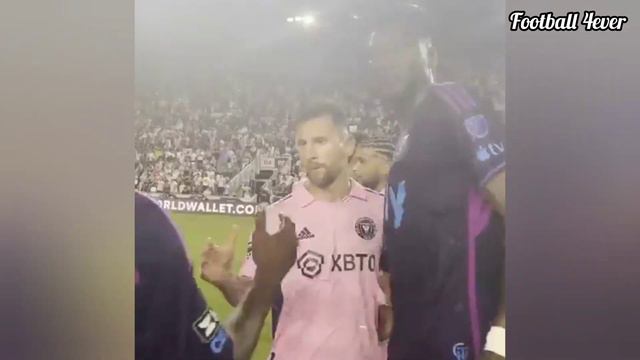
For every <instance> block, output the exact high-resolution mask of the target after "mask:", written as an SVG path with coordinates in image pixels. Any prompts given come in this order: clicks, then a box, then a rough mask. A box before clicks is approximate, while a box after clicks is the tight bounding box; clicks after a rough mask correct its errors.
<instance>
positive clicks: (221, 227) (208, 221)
mask: <svg viewBox="0 0 640 360" xmlns="http://www.w3.org/2000/svg"><path fill="white" fill-rule="evenodd" d="M171 217H172V218H173V221H174V222H175V224H176V226H177V227H178V229H179V230H180V234H181V235H182V236H183V238H184V240H185V243H186V246H187V252H188V254H189V257H190V258H191V261H192V262H193V268H194V274H193V275H194V277H195V278H196V282H197V283H198V287H200V289H201V291H202V293H203V294H204V297H205V298H206V300H207V302H208V303H209V306H211V308H212V309H214V310H215V311H216V313H217V314H218V315H219V316H220V317H221V318H222V319H225V320H226V319H227V318H228V316H229V314H230V313H231V311H232V309H233V308H232V307H231V306H229V304H227V302H226V300H225V299H224V297H223V296H222V294H221V293H220V292H219V291H218V289H216V288H215V287H214V286H212V285H210V284H208V283H206V282H204V281H203V280H201V279H200V273H199V272H200V254H201V253H202V250H203V249H204V248H205V247H206V245H207V242H208V240H207V238H208V237H211V239H212V241H213V242H214V243H216V242H220V241H226V240H227V236H228V234H229V232H230V231H231V226H232V225H233V224H237V225H238V226H239V227H240V229H239V230H240V231H239V237H238V241H237V243H236V251H235V262H234V266H235V269H236V270H237V269H238V268H239V267H240V265H242V262H243V260H244V257H245V254H246V250H247V240H248V239H249V236H250V234H251V231H253V218H251V217H236V216H225V215H212V214H202V215H200V214H181V213H174V214H171ZM270 349H271V316H269V317H268V318H267V321H266V322H265V327H264V328H263V329H262V334H261V335H260V340H259V341H258V347H257V349H256V352H255V353H254V355H253V358H252V360H266V359H268V356H269V352H270Z"/></svg>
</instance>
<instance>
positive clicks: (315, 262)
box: [297, 250, 377, 279]
mask: <svg viewBox="0 0 640 360" xmlns="http://www.w3.org/2000/svg"><path fill="white" fill-rule="evenodd" d="M323 265H324V256H323V255H322V254H318V253H317V252H315V251H312V250H307V251H306V252H305V253H304V254H302V256H300V258H298V261H297V266H298V269H300V271H301V273H302V275H304V276H306V277H308V278H309V279H313V278H315V277H316V276H318V275H319V274H320V273H321V272H322V266H323ZM376 269H377V261H376V256H375V255H373V254H333V255H331V272H347V271H367V270H368V271H371V272H374V271H376Z"/></svg>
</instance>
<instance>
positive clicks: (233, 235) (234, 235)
mask: <svg viewBox="0 0 640 360" xmlns="http://www.w3.org/2000/svg"><path fill="white" fill-rule="evenodd" d="M238 230H239V227H238V225H237V224H233V225H232V226H231V231H230V232H229V236H228V237H227V241H226V242H225V246H226V247H228V248H231V249H235V248H236V241H237V240H238Z"/></svg>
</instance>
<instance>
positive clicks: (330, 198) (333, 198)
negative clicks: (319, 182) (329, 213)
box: [304, 171, 351, 202]
mask: <svg viewBox="0 0 640 360" xmlns="http://www.w3.org/2000/svg"><path fill="white" fill-rule="evenodd" d="M304 186H305V187H306V188H307V191H309V193H311V195H312V196H313V198H314V199H315V200H318V201H326V202H337V201H341V200H342V199H344V198H345V197H346V196H347V195H349V193H350V192H351V181H350V180H349V174H348V173H347V172H346V171H343V172H341V173H340V174H339V175H338V176H337V177H336V179H335V181H333V183H331V184H329V185H328V186H326V187H324V188H321V187H318V186H316V185H314V184H312V183H311V182H310V181H307V182H306V183H305V185H304Z"/></svg>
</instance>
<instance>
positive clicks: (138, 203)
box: [134, 191, 162, 216]
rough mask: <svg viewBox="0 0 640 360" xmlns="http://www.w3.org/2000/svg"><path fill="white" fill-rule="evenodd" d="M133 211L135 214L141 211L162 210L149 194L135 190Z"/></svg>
mask: <svg viewBox="0 0 640 360" xmlns="http://www.w3.org/2000/svg"><path fill="white" fill-rule="evenodd" d="M134 207H135V212H136V216H138V214H143V213H153V212H162V208H161V207H160V206H159V205H158V203H157V202H156V200H154V199H152V198H151V197H150V196H148V195H146V194H143V193H141V192H139V191H136V192H135V204H134Z"/></svg>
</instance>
